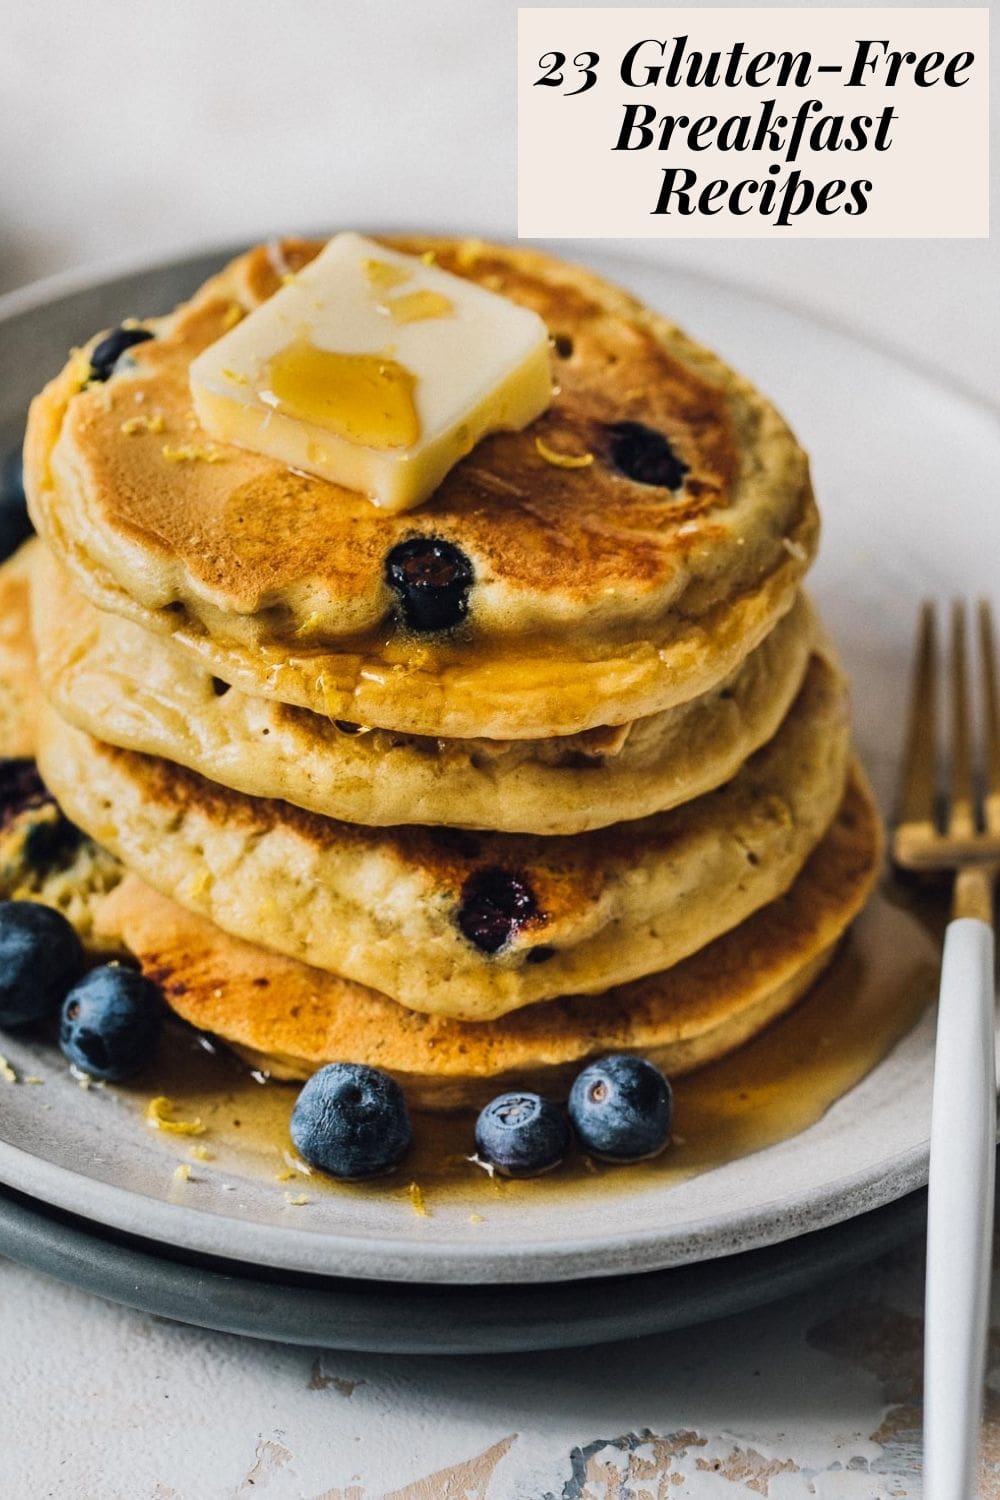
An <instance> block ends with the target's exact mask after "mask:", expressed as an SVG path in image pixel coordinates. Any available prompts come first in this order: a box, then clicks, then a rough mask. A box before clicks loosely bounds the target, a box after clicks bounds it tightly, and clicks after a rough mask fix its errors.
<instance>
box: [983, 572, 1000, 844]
mask: <svg viewBox="0 0 1000 1500" xmlns="http://www.w3.org/2000/svg"><path fill="white" fill-rule="evenodd" d="M979 660H980V670H981V673H982V685H983V722H984V728H985V731H986V745H985V763H984V771H985V777H984V795H983V816H984V819H985V822H986V828H987V831H988V832H989V833H1000V687H998V684H997V649H996V633H995V631H994V629H993V612H992V610H991V609H990V606H989V603H988V601H987V600H986V599H980V601H979Z"/></svg>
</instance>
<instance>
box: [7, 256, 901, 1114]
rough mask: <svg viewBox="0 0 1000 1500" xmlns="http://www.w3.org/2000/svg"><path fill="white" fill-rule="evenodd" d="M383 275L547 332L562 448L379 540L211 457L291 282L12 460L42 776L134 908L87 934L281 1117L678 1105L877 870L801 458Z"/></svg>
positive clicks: (257, 262)
mask: <svg viewBox="0 0 1000 1500" xmlns="http://www.w3.org/2000/svg"><path fill="white" fill-rule="evenodd" d="M392 243H393V245H394V246H395V248H397V249H401V250H403V251H406V252H412V253H415V254H419V253H427V252H429V251H430V252H433V254H434V256H435V258H436V260H437V261H438V263H439V264H440V265H441V266H442V267H443V268H444V269H446V270H449V271H453V272H455V273H456V274H458V275H460V276H465V277H469V278H471V279H472V280H474V281H476V282H479V283H480V284H482V285H483V286H486V287H488V288H489V289H490V290H492V291H495V292H498V293H500V294H501V295H504V296H507V297H510V298H512V299H513V300H515V301H517V302H519V303H522V304H524V305H526V306H528V307H530V308H532V309H534V310H535V311H536V312H537V313H539V314H540V316H541V317H542V318H543V319H544V321H545V322H546V324H547V326H548V328H549V330H550V332H551V335H552V359H553V365H554V382H555V386H556V395H555V398H554V400H553V403H552V405H551V407H550V408H549V410H548V411H547V412H546V413H545V414H544V415H543V416H542V417H540V418H539V419H538V420H537V421H536V422H534V423H533V424H532V425H531V427H530V428H528V429H527V430H526V431H524V432H520V433H502V434H497V435H495V436H492V437H489V438H487V439H486V440H484V441H483V442H481V443H480V444H479V445H478V446H477V447H476V448H475V450H474V451H473V452H472V453H471V454H470V455H469V456H468V458H466V459H464V460H463V461H462V462H460V463H459V464H458V465H457V466H456V467H455V468H454V469H453V470H452V471H451V473H450V474H449V475H448V477H447V478H446V480H445V481H444V483H443V484H442V485H441V487H440V488H439V490H438V491H437V492H436V493H435V494H434V495H433V496H432V498H431V499H430V500H429V501H428V502H427V503H426V504H425V505H423V506H422V507H420V508H419V509H417V510H416V511H412V512H409V513H405V514H393V515H387V514H385V513H383V512H380V511H378V510H377V509H376V508H375V507H374V506H372V504H371V503H370V502H369V501H368V500H367V499H365V498H364V497H362V496H359V495H357V494H354V493H352V492H349V491H346V490H343V489H341V488H339V487H338V486H336V485H333V484H331V483H329V482H326V481H323V480H320V479H316V478H313V477H311V476H309V475H306V474H301V473H298V472H294V471H290V470H288V469H286V468H284V467H282V466H281V465H279V464H277V463H275V462H274V461H273V460H270V459H267V458H264V457H262V456H260V455H257V454H254V453H250V452H246V451H244V450H241V449H237V448H232V447H226V446H222V445H216V444H213V443H212V442H211V440H210V439H209V438H208V437H207V436H206V435H205V434H204V433H203V432H201V431H200V430H199V429H198V425H197V422H196V419H195V417H194V415H193V413H192V410H191V398H190V390H189V386H188V367H189V365H190V362H191V360H192V359H193V358H194V356H195V355H196V354H198V353H199V352H200V351H201V350H202V349H203V348H205V347H206V346H207V345H208V344H210V343H211V342H213V341H214V340H215V339H217V338H219V337H220V336H221V335H222V334H223V332H224V331H225V330H226V329H227V328H229V327H231V326H233V323H234V322H235V321H236V320H237V319H239V318H240V317H242V316H244V315H245V314H246V313H247V312H249V311H250V310H252V309H253V308H254V307H255V306H257V305H258V304H259V303H260V302H261V301H263V300H264V299H265V298H267V297H268V296H270V295H271V294H272V293H273V292H274V291H275V290H277V288H278V287H279V286H280V285H281V281H282V278H283V277H284V276H286V275H288V274H294V272H295V271H296V270H297V269H298V268H300V267H301V266H302V265H303V264H305V263H306V262H307V261H308V260H310V259H311V258H312V257H313V256H314V255H315V254H316V253H317V252H318V250H319V249H320V248H321V246H320V245H319V244H316V243H311V242H303V241H290V242H286V243H284V244H283V245H281V246H270V247H265V248H261V249H257V250H254V251H252V252H250V253H248V254H246V255H244V256H242V257H241V258H240V259H239V260H237V261H236V262H234V263H233V264H232V265H231V266H229V267H228V268H227V269H226V270H225V271H223V272H222V273H221V274H220V275H219V276H217V277H215V278H213V279H212V280H211V281H210V282H209V283H207V284H206V285H205V286H204V287H203V288H202V289H201V291H200V292H199V293H198V294H197V296H196V297H195V298H194V300H193V301H192V302H190V303H188V304H186V305H185V306H183V307H181V308H179V309H178V310H177V311H176V312H175V313H173V314H172V315H170V316H168V317H166V318H162V319H157V320H150V321H149V322H148V323H146V324H144V325H143V326H144V327H145V328H146V329H147V330H148V331H149V332H150V333H151V334H152V335H153V336H152V337H150V338H148V339H147V340H146V341H144V342H141V343H139V342H137V343H135V344H133V345H132V347H130V348H129V349H128V350H127V351H126V353H125V354H124V355H123V356H122V357H121V358H120V359H119V360H118V362H117V364H116V365H115V367H114V370H113V373H112V374H111V375H110V378H108V379H107V380H105V381H95V380H92V379H89V380H88V374H89V370H90V361H89V356H90V353H91V352H92V346H88V348H87V349H85V350H83V351H79V352H77V353H76V354H74V356H73V357H72V358H71V360H70V363H69V364H68V366H67V367H66V369H65V370H64V371H63V372H62V373H61V374H60V375H59V376H58V377H57V378H56V379H55V380H54V381H53V382H52V383H51V384H50V385H49V386H48V387H47V389H46V390H45V391H44V392H43V393H42V394H41V395H40V396H39V397H38V398H37V400H36V402H35V404H34V406H33V409H32V413H31V418H30V422H29V429H28V437H27V443H26V450H25V453H26V459H25V473H26V485H27V489H28V495H29V503H30V508H31V514H32V518H33V520H34V522H35V525H36V527H37V529H38V531H39V533H40V534H41V537H42V540H43V543H44V546H43V547H41V546H37V544H35V555H34V557H33V558H32V559H31V563H30V572H31V596H32V615H33V631H34V640H35V649H36V652H37V665H38V673H39V678H40V681H41V686H42V689H43V692H44V695H45V699H46V703H45V705H44V706H43V708H42V710H41V712H40V714H39V722H38V728H37V739H38V744H37V756H38V762H39V768H40V771H41V774H42V777H43V778H44V781H45V783H46V785H47V787H48V788H49V790H50V791H51V792H52V794H53V795H54V796H55V797H56V799H57V800H58V802H59V804H60V806H61V807H62V808H63V810H64V811H65V813H66V815H67V816H68V817H69V818H70V819H71V820H72V821H73V822H74V823H76V824H77V825H79V827H81V828H82V829H84V830H85V831H86V832H87V833H88V834H89V835H90V836H91V838H92V839H93V840H95V841H96V842H97V843H98V844H99V845H100V846H102V847H103V848H104V849H106V850H107V851H110V852H111V853H112V854H113V855H114V856H116V857H117V858H118V859H119V860H120V861H121V862H122V864H123V865H124V867H125V869H126V870H127V871H128V872H129V873H128V876H127V878H126V879H125V880H124V881H123V882H122V883H121V884H120V885H119V886H118V888H117V889H116V890H115V891H114V892H113V894H112V895H111V896H110V897H108V898H107V900H106V901H105V903H104V907H103V909H102V912H101V926H102V931H103V932H104V933H105V935H107V934H109V933H112V932H113V933H115V934H119V935H120V936H121V938H122V939H123V940H124V942H125V943H126V944H127V946H128V947H129V948H131V949H132V950H133V951H134V952H135V953H136V954H137V955H138V956H139V958H140V960H141V961H142V963H143V965H144V967H145V968H146V970H147V971H148V972H149V973H151V974H152V975H153V976H154V977H155V978H156V979H157V980H158V981H159V982H160V983H161V984H162V985H163V988H164V992H165V995H166V998H167V1000H168V1002H169V1003H170V1004H171V1005H172V1006H173V1007H174V1009H175V1010H176V1011H177V1012H178V1013H179V1014H180V1015H181V1016H182V1017H184V1018H185V1019H186V1020H188V1021H190V1022H192V1023H193V1024H195V1025H196V1026H198V1027H201V1028H204V1029H206V1030H208V1031H211V1032H213V1033H216V1034H218V1035H219V1036H221V1037H223V1038H225V1039H226V1040H227V1041H228V1042H229V1043H231V1044H232V1045H233V1046H234V1047H235V1048H236V1049H237V1050H239V1051H240V1052H241V1053H243V1054H244V1055H246V1056H247V1057H249V1058H252V1059H253V1061H254V1062H255V1063H256V1064H257V1065H261V1066H266V1067H267V1068H269V1069H270V1070H271V1071H272V1072H273V1073H275V1074H277V1075H279V1076H287V1077H296V1078H302V1077H306V1076H308V1075H309V1074H310V1073H311V1072H312V1071H313V1070H315V1069H316V1068H318V1067H320V1066H322V1065H323V1064H324V1063H326V1062H329V1061H332V1060H336V1059H347V1060H351V1061H356V1062H365V1063H370V1064H373V1065H376V1066H379V1067H384V1068H387V1069H388V1070H390V1071H391V1072H393V1073H394V1074H395V1075H396V1076H397V1077H398V1078H399V1079H400V1080H401V1082H402V1083H403V1084H404V1087H406V1088H407V1090H408V1093H409V1097H410V1099H411V1102H412V1103H414V1104H415V1105H418V1106H425V1107H430V1108H453V1107H455V1106H457V1105H461V1104H466V1103H467V1104H474V1103H478V1102H480V1101H481V1100H482V1099H483V1098H484V1097H488V1096H490V1095H491V1094H493V1093H495V1092H497V1091H498V1090H499V1088H500V1087H501V1086H504V1085H507V1084H509V1083H511V1082H517V1083H519V1084H524V1085H529V1084H530V1085H534V1086H540V1087H542V1088H544V1089H546V1090H547V1091H549V1092H554V1093H558V1092H560V1091H561V1090H562V1089H564V1088H565V1086H566V1085H567V1083H568V1081H569V1080H570V1079H571V1077H572V1076H573V1073H574V1072H575V1071H576V1070H577V1069H578V1067H579V1066H580V1064H581V1061H582V1060H583V1059H585V1058H587V1057H590V1056H593V1055H595V1054H599V1053H601V1052H603V1051H607V1050H609V1049H616V1050H617V1049H628V1050H635V1051H639V1052H642V1053H643V1054H645V1055H646V1056H649V1057H651V1058H654V1059H655V1060H657V1061H658V1062H660V1064H661V1065H662V1066H664V1067H665V1068H666V1069H667V1071H672V1072H679V1071H683V1070H686V1069H689V1068H692V1067H695V1066H697V1065H699V1064H700V1063H703V1062H705V1061H707V1060H708V1059H710V1058H712V1057H715V1056H718V1055H719V1054H720V1053H722V1052H724V1051H727V1050H729V1049H731V1048H732V1047H734V1046H737V1045H738V1044H739V1043H740V1042H742V1041H743V1040H745V1039H746V1038H747V1037H748V1036H749V1035H751V1034H753V1033H754V1032H755V1031H757V1030H759V1029H760V1028H761V1027H762V1026H763V1025H765V1024H766V1023H767V1022H768V1021H769V1020H770V1019H772V1018H773V1017H774V1016H775V1015H777V1014H779V1013H780V1012H781V1011H782V1010H783V1009H784V1008H786V1007H787V1006H788V1005H789V1004H791V1003H792V1002H793V1001H794V1000H795V999H796V998H797V997H798V996H799V995H801V994H802V993H803V991H804V990H805V989H806V988H807V986H808V985H809V984H810V983H811V981H812V980H813V978H814V977H815V976H816V974H817V973H818V972H819V971H820V969H821V968H822V966H823V965H824V963H825V962H826V961H827V960H828V958H829V957H830V955H831V953H832V951H833V948H834V946H835V944H836V941H837V939H838V938H839V937H840V935H841V934H842V933H843V931H844V930H845V928H846V927H847V925H848V923H849V922H850V920H851V919H852V918H853V916H854V915H855V914H856V913H857V911H858V909H859V908H860V906H861V904H862V903H863V901H864V899H865V897H866V895H867V893H868V890H869V888H870V885H871V882H872V879H873V876H874V871H875V868H876V865H877V862H878V855H879V830H878V822H877V818H876V814H875V812H874V809H873V806H872V803H871V800H870V796H869V794H868V791H867V789H866V787H865V784H864V781H863V779H862V778H861V776H860V774H859V772H858V770H857V768H856V766H854V765H853V763H852V761H851V756H850V748H849V724H848V712H847V704H846V697H845V689H844V682H843V679H842V676H841V674H840V671H839V670H838V667H837V665H836V663H835V661H834V659H833V658H832V656H831V653H830V650H829V647H828V645H827V644H826V642H825V641H824V639H823V637H822V634H821V633H820V631H819V629H818V626H817V622H816V619H815V616H814V614H813V612H812V609H811V607H810V605H809V604H808V602H807V601H806V600H805V598H804V597H803V595H802V594H801V592H800V586H801V582H802V578H803V575H804V573H805V571H806V569H807V567H808V565H809V563H810V561H811V559H812V556H813V553H814V550H815V545H816V540H817V517H816V509H815V504H814V500H813V496H812V491H811V488H810V484H809V476H808V468H807V463H806V459H805V457H804V455H803V453H802V451H801V450H800V448H799V447H798V445H797V443H796V442H795V439H794V437H793V436H792V434H791V432H790V431H789V429H788V427H787V426H786V424H785V423H784V421H783V420H782V419H781V417H780V416H779V415H778V413H777V412H775V410H774V409H773V408H772V407H771V406H770V405H769V404H768V403H767V402H766V401H765V400H764V399H763V398H762V397H761V396H760V395H759V394H758V393H757V392H756V391H755V390H754V388H753V387H752V386H751V385H750V384H749V383H748V382H747V381H745V380H743V379H741V378H740V377H738V376H737V375H735V374H734V373H733V372H732V371H731V370H729V369H728V368H727V367H726V366H725V365H724V364H722V363H721V362H720V361H719V360H718V359H717V358H715V357H714V356H713V355H711V354H709V353H708V352H707V351H705V350H704V349H701V348H699V347H698V346H697V345H695V344H693V343H692V342H691V341H690V340H689V339H688V338H686V337H685V336H684V335H683V334H682V333H680V332H679V331H678V330H677V329H676V328H674V327H673V326H671V325H669V324H667V323H665V322H664V321H663V320H662V319H660V318H658V317H655V316H654V315H652V314H651V313H650V312H649V311H647V310H646V309H645V308H643V307H642V306H640V305H639V304H637V303H636V302H635V301H633V300H632V299H631V298H629V297H627V296H626V295H625V294H624V293H622V292H620V291H618V290H616V289H614V288H612V287H610V286H608V285H607V284H606V283H605V282H603V281H601V280H600V279H598V278H597V277H594V276H592V275H588V274H586V273H584V272H582V271H580V270H578V269H576V268H571V267H568V266H566V265H563V264H560V263H559V262H556V261H553V260H551V259H549V258H547V257H544V256H542V255H540V254H537V253H534V252H526V251H523V250H516V251H515V250H509V249H501V248H497V247H491V246H486V245H483V244H481V243H480V242H471V241H457V242H456V241H450V240H449V241H438V240H434V241H431V240H427V239H412V238H411V239H406V240H394V241H393V242H392ZM404 544H408V545H407V546H406V548H405V551H406V555H407V557H409V558H410V559H411V560H413V559H415V560H416V561H415V564H414V567H415V569H416V571H415V573H414V575H413V576H414V578H415V579H416V580H417V582H416V584H415V586H414V587H413V588H412V589H410V590H409V591H408V589H407V586H406V585H405V581H404V584H403V585H402V586H401V585H400V584H399V581H398V578H399V574H398V570H394V569H393V567H391V566H388V565H387V559H388V558H389V555H390V553H392V554H393V555H394V556H397V557H398V556H399V555H400V551H399V549H400V548H401V547H403V546H404ZM394 549H396V550H395V551H394Z"/></svg>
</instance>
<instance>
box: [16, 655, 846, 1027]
mask: <svg viewBox="0 0 1000 1500" xmlns="http://www.w3.org/2000/svg"><path fill="white" fill-rule="evenodd" d="M848 739H849V735H848V722H847V703H846V694H845V689H844V683H843V679H842V677H841V676H840V673H839V672H838V671H837V669H836V668H835V667H834V666H833V665H832V664H831V663H830V662H829V661H828V660H827V659H826V658H825V657H823V656H821V655H818V654H817V655H814V656H813V658H812V662H811V664H810V667H809V670H808V672H807V675H806V679H805V682H804V684H803V686H802V689H801V691H800V693H799V695H798V697H797V698H796V700H795V703H794V704H793V706H792V708H791V710H790V711H789V713H788V715H787V717H786V718H785V720H784V722H783V724H782V725H781V728H780V729H779V730H778V733H777V734H776V735H775V737H774V738H773V739H772V740H771V741H770V742H769V743H768V744H767V745H765V746H764V747H763V748H762V749H761V750H758V751H757V753H756V754H755V755H753V756H752V757H751V758H750V759H749V760H748V761H747V762H746V764H745V765H744V766H743V767H742V768H741V770H740V771H739V772H738V774H737V775H736V776H735V777H733V779H732V780H731V781H729V782H727V783H726V784H725V785H724V786H721V787H718V788H716V789H715V790H714V791H711V792H708V793H706V794H705V795H704V796H703V797H699V798H698V799H697V800H696V801H694V802H687V803H684V804H683V806H681V807H677V808H674V809H672V810H671V811H670V812H666V813H659V814H657V815H655V816H654V817H652V818H644V819H641V820H639V821H637V822H635V823H629V824H622V825H619V826H618V827H615V828H603V829H598V830H596V831H594V832H593V833H584V834H578V835H575V836H573V837H569V838H560V837H553V838H537V837H532V836H530V835H515V834H498V833H475V834H473V833H468V832H462V831H459V830H455V829H433V828H430V829H429V828H419V827H401V828H392V829H384V828H379V829H373V828H364V827H361V826H359V825H357V824H348V823H338V822H336V821H334V820H332V819H329V818H321V817H318V816H317V815H316V814H313V813H308V812H305V811H304V810H302V809H300V808H296V807H292V806H291V805H290V804H289V803H286V802H279V801H272V800H266V799H262V798H254V797H247V796H245V795H243V794H241V793H239V792H233V791H230V790H228V789H226V788H224V787H220V786H217V785H215V784H213V783H211V782H209V781H206V780H205V779H204V777H201V776H198V775H197V774H195V773H194V772H191V771H188V770H185V769H184V768H182V767H179V766H176V765H174V764H172V763H171V762H168V761H165V760H160V759H156V758H154V757H151V756H144V755H140V754H137V753H136V752H134V751H130V750H121V749H117V748H115V747H112V746H109V745H106V744H104V743H103V742H101V741H99V740H96V739H94V738H93V737H91V736H90V735H87V734H85V733H83V732H81V731H80V730H77V729H74V728H71V727H70V726H69V725H67V724H66V723H65V722H64V721H62V720H61V719H59V718H58V717H57V716H56V715H55V714H54V713H53V712H52V710H51V709H49V710H47V711H46V712H44V713H43V714H42V716H41V723H40V731H39V746H38V760H39V766H40V768H41V772H42V775H43V777H44V779H45V782H46V784H47V785H48V786H49V787H50V788H51V790H52V792H53V793H54V795H55V796H56V798H57V799H58V801H59V803H60V805H61V806H62V807H63V808H64V809H65V810H66V812H67V814H68V815H69V816H70V817H71V818H72V819H73V821H74V822H76V823H78V824H79V825H80V827H82V828H84V829H86V831H87V832H88V833H89V834H91V836H92V837H94V838H95V839H97V840H98V841H99V842H100V843H101V844H104V845H106V846H107V847H108V848H109V849H110V850H111V851H112V852H113V853H115V854H117V855H118V856H119V857H120V858H121V859H122V861H123V862H124V863H125V864H126V865H127V866H128V868H130V869H131V870H133V871H134V872H136V873H137V874H140V875H142V876H143V878H144V879H146V880H147V881H148V882H149V883H150V884H151V885H153V886H155V887H156V888H157V889H158V890H161V891H163V892H164V893H166V894H168V895H170V896H172V897H174V898H175V899H176V900H178V901H179V902H180V903H181V905H183V906H186V907H188V909H189V910H192V911H195V912H198V913H201V914H202V915H205V916H208V917H211V918H212V920H213V921H215V922H216V923H217V924H218V925H219V926H220V927H222V928H223V929H224V930H225V931H228V932H231V933H233V934H234V935H235V936H237V937H244V938H247V939H249V940H252V941H255V942H259V943H261V944H263V945H264V946H265V947H269V948H272V949H274V950H275V951H276V952H282V953H286V954H288V955H290V956H291V957H295V958H301V959H303V960H304V961H306V962H309V963H311V964H313V965H314V966H315V967H317V968H322V969H326V970H328V971H330V972H332V973H336V974H340V975H343V976H345V977H347V978H350V979H355V980H357V981H358V982H360V983H362V984H367V985H370V986H371V987H372V988H373V989H377V990H380V991H381V992H382V993H383V994H387V995H390V996H391V997H392V998H393V999H395V1000H398V1001H399V1002H400V1003H402V1004H404V1005H407V1006H409V1007H410V1008H411V1009H413V1010H423V1011H428V1012H433V1013H438V1014H446V1015H452V1016H456V1017H458V1018H460V1019H465V1020H482V1019H488V1018H491V1017H495V1016H499V1015H503V1014H504V1013H506V1012H508V1011H511V1010H515V1009H517V1008H518V1007H520V1006H522V1005H529V1004H531V1003H532V1002H534V1001H537V1000H544V999H548V998H550V997H551V996H554V995H560V994H567V993H577V992H579V993H594V992H596V991H599V990H603V989H606V988H607V987H608V986H609V985H611V984H618V983H621V982H623V981H625V980H628V979H632V978H635V977H638V976H639V975H642V974H647V973H651V972H653V971H654V970H657V969H661V968H665V967H668V966H670V965H671V964H674V963H676V962H678V961H679V960H680V959H681V958H684V957H685V956H686V955H687V954H689V953H692V952H694V951H696V950H697V949H698V948H701V947H704V945H705V944H706V943H708V942H710V941H711V940H712V939H713V938H714V937H717V936H718V935H719V934H720V933H721V932H724V931H726V930H727V929H728V928H730V927H734V926H735V925H736V924H737V923H739V922H741V921H742V920H743V919H744V918H745V917H747V916H748V915H749V914H750V913H751V912H752V911H754V910H755V909H756V908H757V907H759V906H762V905H764V904H765V903H766V902H768V901H771V900H774V899H775V898H776V897H777V896H779V895H780V894H781V893H782V892H783V891H785V890H787V888H788V886H789V885H790V884H791V883H792V881H793V880H794V879H795V876H796V875H797V874H798V872H799V870H800V869H801V867H802V865H803V864H804V862H805V860H806V858H807V857H808V855H809V853H810V852H811V850H812V849H813V848H814V846H815V845H816V844H817V843H818V841H819V839H820V838H821V837H822V835H823V833H824V832H825V830H826V828H827V827H828V825H829V823H830V821H831V819H832V818H833V816H834V813H835V811H836V808H837V805H838V803H839V802H840V799H841V796H842V793H843V788H844V781H845V776H846V769H847V759H848Z"/></svg>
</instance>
